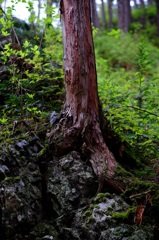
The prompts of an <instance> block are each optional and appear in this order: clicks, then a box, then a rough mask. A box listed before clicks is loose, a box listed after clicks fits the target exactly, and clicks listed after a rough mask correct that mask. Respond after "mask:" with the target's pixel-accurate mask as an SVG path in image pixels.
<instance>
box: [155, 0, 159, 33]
mask: <svg viewBox="0 0 159 240" xmlns="http://www.w3.org/2000/svg"><path fill="white" fill-rule="evenodd" d="M156 8H157V16H156V17H157V33H158V36H159V1H158V0H156Z"/></svg>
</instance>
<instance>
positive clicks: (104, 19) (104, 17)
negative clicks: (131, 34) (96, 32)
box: [101, 0, 107, 29]
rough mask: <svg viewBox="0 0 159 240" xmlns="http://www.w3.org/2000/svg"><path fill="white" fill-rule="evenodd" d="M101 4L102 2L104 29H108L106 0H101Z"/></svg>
mask: <svg viewBox="0 0 159 240" xmlns="http://www.w3.org/2000/svg"><path fill="white" fill-rule="evenodd" d="M101 4H102V22H103V24H102V25H103V27H104V29H106V28H107V21H106V14H105V4H104V0H101Z"/></svg>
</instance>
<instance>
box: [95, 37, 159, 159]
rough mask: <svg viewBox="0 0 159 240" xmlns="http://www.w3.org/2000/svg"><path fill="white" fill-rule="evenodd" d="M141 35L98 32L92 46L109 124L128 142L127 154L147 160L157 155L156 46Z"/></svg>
mask: <svg viewBox="0 0 159 240" xmlns="http://www.w3.org/2000/svg"><path fill="white" fill-rule="evenodd" d="M140 39H141V40H140V41H138V43H137V42H136V40H135V38H133V36H131V35H130V34H126V35H121V36H120V37H119V38H118V39H116V38H113V36H110V35H108V36H107V35H102V36H99V35H98V39H95V46H96V58H97V73H98V87H99V95H100V99H101V100H102V102H103V108H104V111H105V116H106V117H107V119H108V120H109V125H110V127H111V128H112V129H113V130H114V131H115V133H116V134H117V135H118V136H120V138H121V140H122V141H123V142H124V143H125V145H126V146H129V147H127V148H126V151H127V153H128V154H129V155H131V156H133V157H134V158H135V159H136V161H141V160H142V161H145V162H147V161H149V160H152V159H153V160H154V159H155V160H157V159H158V157H159V148H158V141H159V137H158V130H159V127H158V118H159V109H158V103H159V97H158V96H159V92H158V89H159V86H158V77H157V75H158V72H159V65H158V63H159V62H158V57H157V55H158V54H159V50H158V48H156V47H154V46H153V45H152V44H150V43H149V42H148V41H147V40H146V39H145V40H143V39H142V37H141V38H140ZM128 46H129V47H128ZM123 53H125V54H123ZM154 56H155V57H154Z"/></svg>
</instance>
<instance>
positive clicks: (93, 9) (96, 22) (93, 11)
mask: <svg viewBox="0 0 159 240" xmlns="http://www.w3.org/2000/svg"><path fill="white" fill-rule="evenodd" d="M90 11H91V19H92V24H93V26H94V27H96V28H100V24H99V17H98V13H97V6H96V1H95V0H90Z"/></svg>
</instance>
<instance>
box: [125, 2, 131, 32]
mask: <svg viewBox="0 0 159 240" xmlns="http://www.w3.org/2000/svg"><path fill="white" fill-rule="evenodd" d="M124 16H125V26H124V28H125V32H128V31H129V26H130V22H131V7H130V0H125V5H124Z"/></svg>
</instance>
